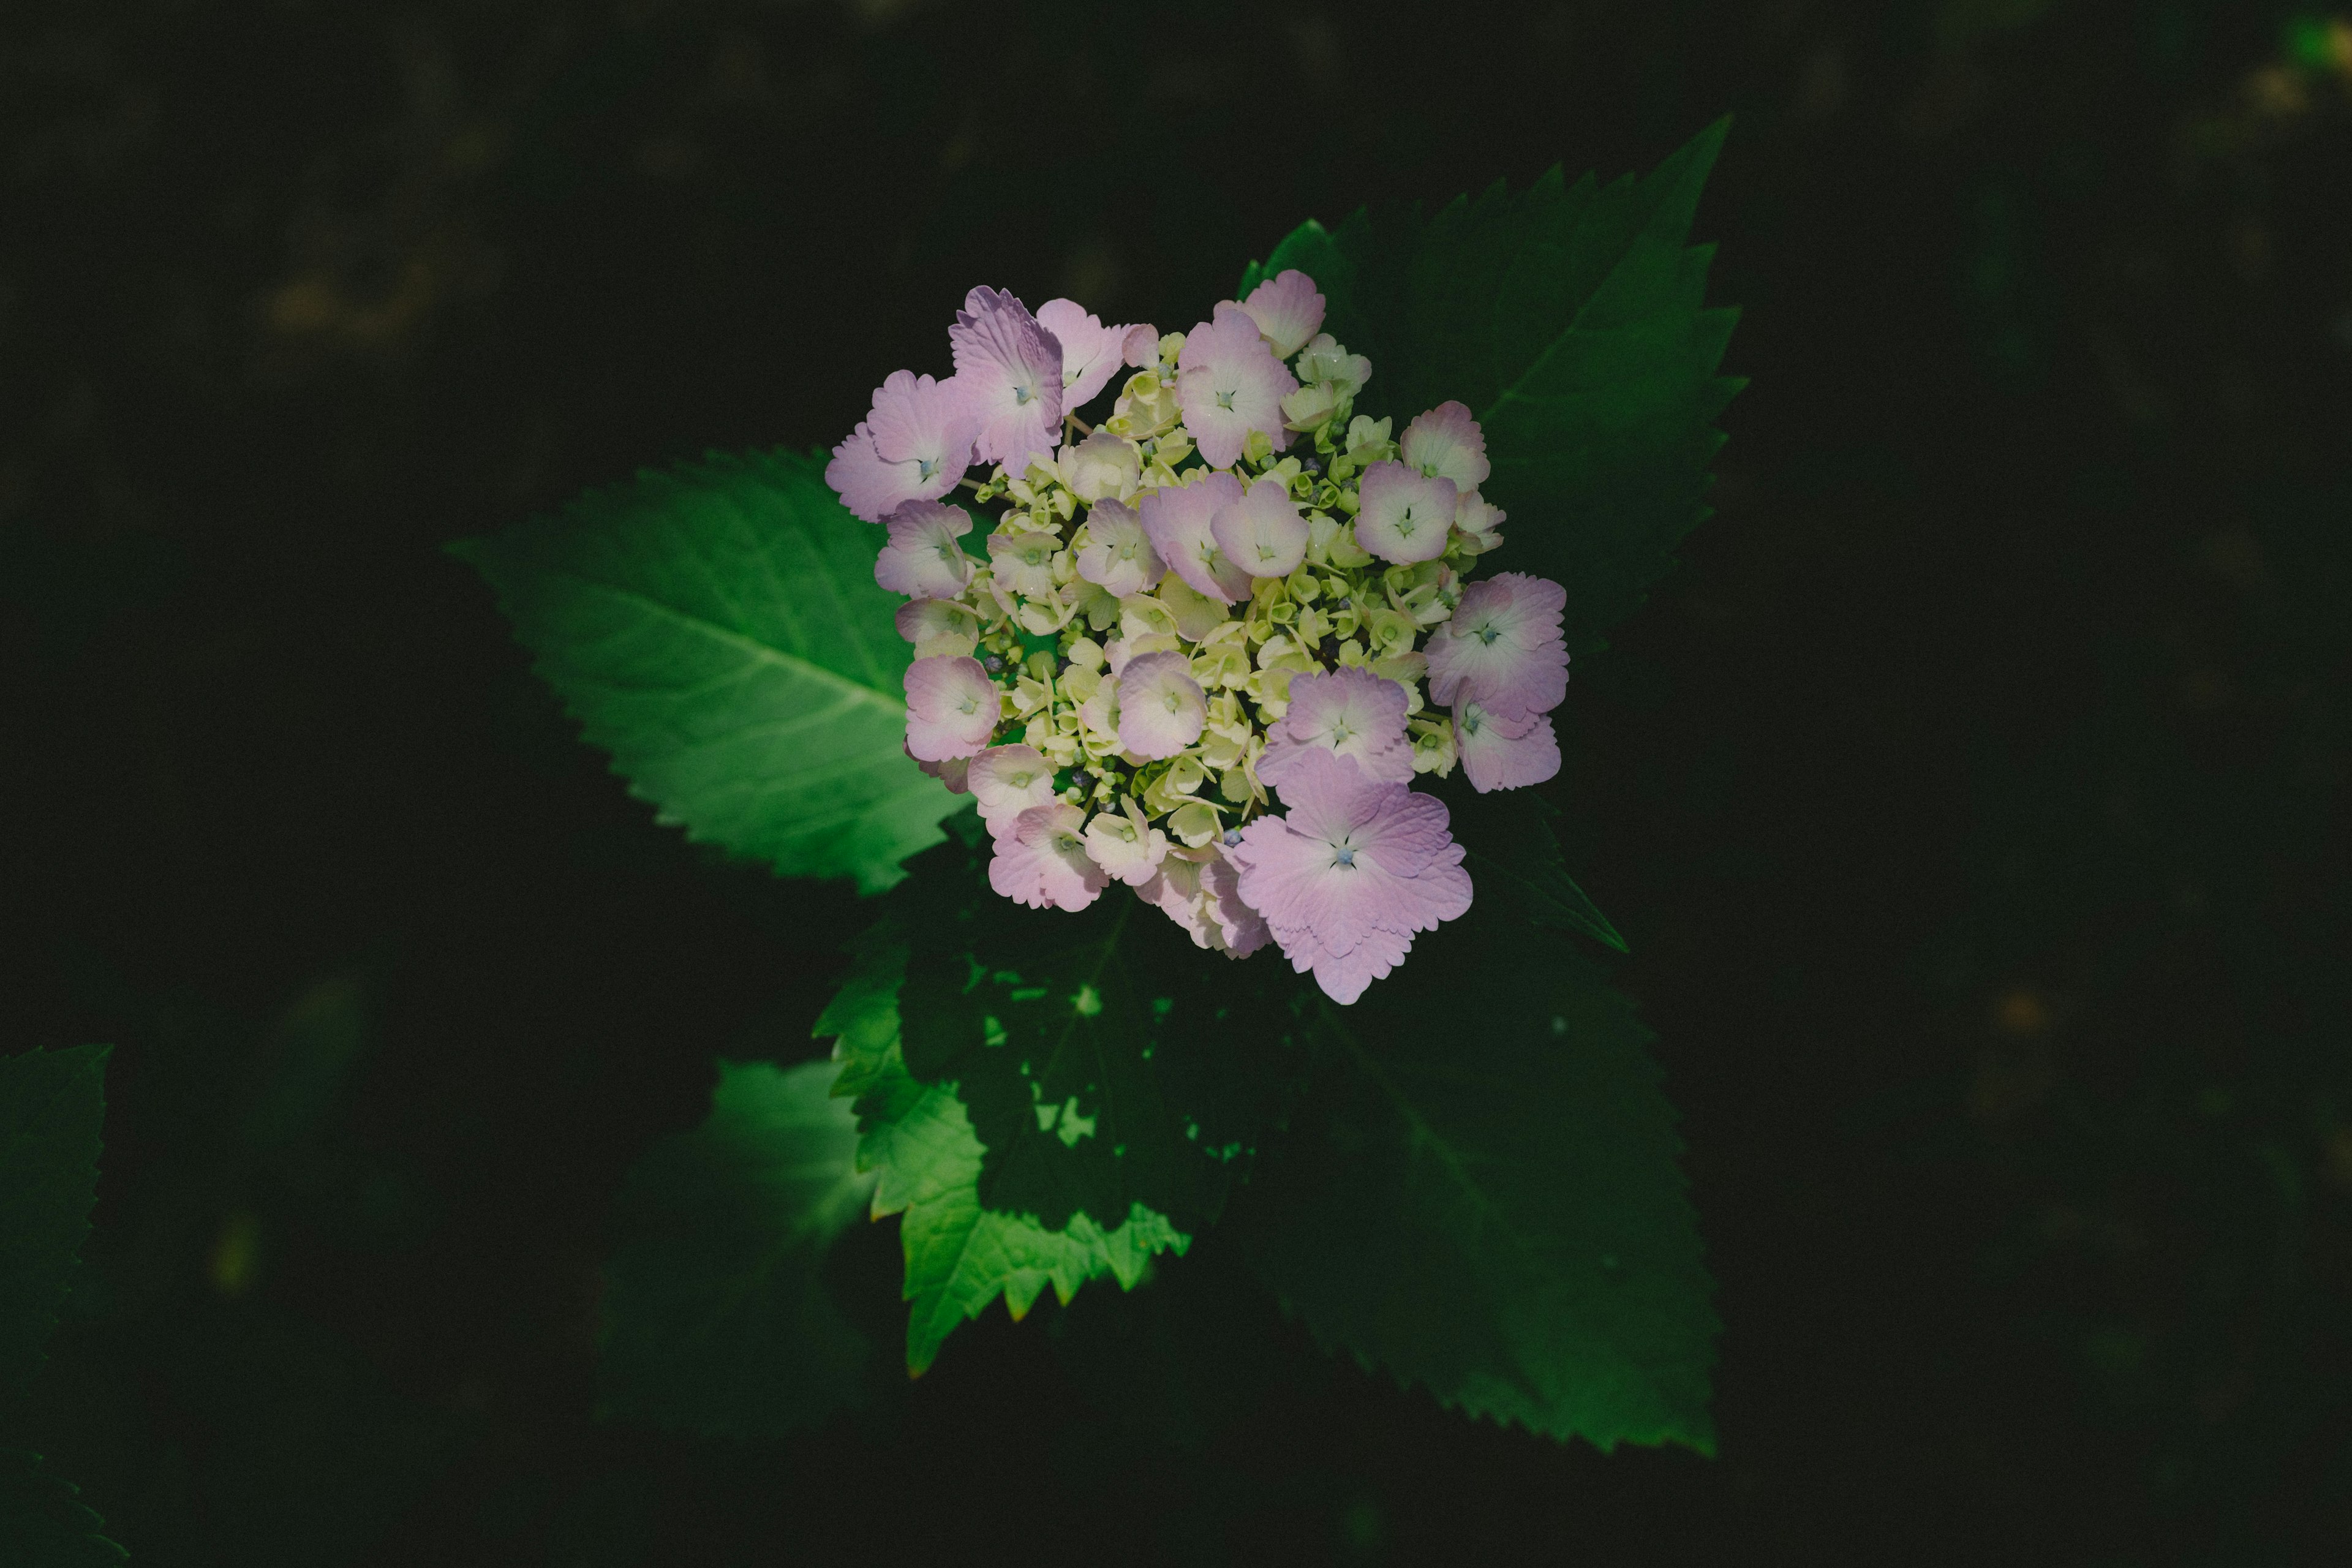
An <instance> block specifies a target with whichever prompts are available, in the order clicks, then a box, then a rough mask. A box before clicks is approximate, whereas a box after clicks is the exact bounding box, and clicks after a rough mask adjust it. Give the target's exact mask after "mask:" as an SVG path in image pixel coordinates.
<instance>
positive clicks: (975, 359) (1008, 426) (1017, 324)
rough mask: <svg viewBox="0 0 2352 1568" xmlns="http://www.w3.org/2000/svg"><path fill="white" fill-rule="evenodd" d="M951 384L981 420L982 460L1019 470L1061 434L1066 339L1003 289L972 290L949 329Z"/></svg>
mask: <svg viewBox="0 0 2352 1568" xmlns="http://www.w3.org/2000/svg"><path fill="white" fill-rule="evenodd" d="M948 343H949V345H950V347H951V348H952V349H953V350H954V351H955V366H956V373H955V379H954V380H953V381H951V382H950V383H949V384H950V386H952V387H953V388H954V389H955V390H956V393H957V395H959V396H960V397H961V398H962V400H963V405H964V407H965V409H966V410H968V411H969V412H970V413H971V414H972V415H973V416H975V417H977V418H978V419H979V421H980V435H979V441H978V450H979V453H980V460H981V461H982V462H983V463H1003V464H1004V465H1005V466H1006V467H1007V468H1011V469H1013V470H1014V471H1016V472H1017V471H1019V469H1020V468H1022V467H1023V466H1024V464H1026V463H1027V461H1028V459H1029V456H1030V454H1031V453H1033V452H1037V453H1048V454H1050V453H1051V452H1052V451H1053V450H1054V448H1055V447H1057V446H1059V445H1060V444H1061V439H1062V345H1061V344H1060V343H1059V342H1056V341H1055V338H1054V334H1053V333H1051V332H1049V331H1046V330H1045V328H1044V327H1042V326H1040V325H1039V324H1038V322H1037V318H1036V317H1034V316H1033V315H1031V314H1030V313H1029V308H1028V307H1027V306H1026V305H1024V304H1023V303H1022V302H1021V301H1020V300H1016V299H1014V298H1013V296H1012V295H1010V294H1008V293H1005V292H1004V291H1003V289H985V288H983V289H973V290H972V291H971V294H970V295H969V296H967V297H966V298H965V300H964V308H963V309H962V310H959V311H957V312H956V324H955V325H954V326H952V327H950V328H949V329H948Z"/></svg>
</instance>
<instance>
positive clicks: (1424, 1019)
mask: <svg viewBox="0 0 2352 1568" xmlns="http://www.w3.org/2000/svg"><path fill="white" fill-rule="evenodd" d="M1375 994H1376V995H1378V996H1379V998H1380V1005H1377V1006H1357V1007H1351V1008H1345V1009H1342V1008H1338V1007H1332V1008H1328V1009H1327V1010H1326V1013H1325V1017H1324V1022H1323V1026H1322V1027H1321V1028H1320V1029H1318V1038H1319V1039H1320V1041H1321V1042H1322V1045H1323V1058H1322V1061H1321V1064H1320V1067H1321V1070H1319V1071H1318V1074H1317V1077H1316V1080H1315V1086H1314V1089H1313V1090H1312V1092H1311V1093H1310V1095H1309V1097H1308V1100H1307V1104H1306V1106H1305V1107H1304V1108H1302V1110H1300V1111H1299V1113H1298V1115H1297V1118H1296V1119H1295V1120H1294V1121H1293V1124H1292V1128H1291V1133H1290V1136H1289V1137H1287V1138H1286V1139H1280V1140H1272V1141H1269V1142H1268V1143H1267V1145H1266V1147H1265V1152H1263V1154H1262V1155H1261V1156H1260V1160H1259V1163H1258V1167H1257V1169H1256V1171H1255V1173H1253V1176H1252V1178H1251V1182H1250V1185H1249V1188H1248V1190H1247V1192H1246V1193H1245V1194H1244V1196H1243V1197H1241V1198H1240V1199H1238V1200H1237V1201H1236V1202H1235V1204H1234V1212H1233V1214H1232V1215H1231V1217H1230V1220H1229V1222H1228V1223H1229V1227H1230V1229H1231V1230H1232V1231H1233V1232H1234V1233H1235V1234H1236V1235H1237V1236H1238V1237H1239V1238H1240V1240H1241V1242H1242V1245H1243V1246H1244V1247H1246V1248H1247V1249H1248V1250H1249V1252H1250V1254H1251V1256H1252V1257H1253V1258H1254V1259H1255V1262H1256V1265H1257V1268H1258V1271H1259V1274H1260V1276H1261V1277H1262V1278H1263V1279H1265V1281H1266V1283H1267V1285H1268V1286H1269V1287H1270V1288H1271V1289H1274V1290H1275V1291H1276V1293H1277V1294H1279V1295H1280V1296H1281V1297H1282V1298H1283V1299H1284V1300H1286V1301H1287V1302H1288V1303H1289V1304H1290V1305H1291V1306H1292V1307H1293V1308H1294V1309H1296V1310H1297V1311H1298V1312H1299V1313H1300V1314H1301V1315H1302V1316H1303V1317H1304V1318H1305V1319H1306V1321H1307V1325H1308V1326H1309V1327H1310V1328H1311V1329H1312V1330H1313V1331H1314V1332H1315V1334H1316V1336H1317V1338H1318V1339H1319V1340H1320V1341H1322V1342H1323V1343H1324V1344H1325V1345H1326V1346H1328V1347H1334V1348H1338V1347H1345V1348H1346V1349H1347V1350H1349V1351H1350V1352H1353V1353H1354V1354H1355V1355H1356V1356H1357V1357H1358V1359H1360V1361H1362V1362H1363V1363H1365V1364H1366V1365H1368V1366H1370V1365H1377V1366H1381V1367H1385V1368H1387V1369H1388V1370H1389V1371H1391V1372H1393V1373H1396V1374H1397V1375H1398V1376H1399V1377H1400V1378H1403V1379H1406V1380H1409V1381H1411V1382H1414V1383H1419V1384H1424V1385H1426V1386H1427V1387H1428V1388H1429V1389H1430V1390H1431V1392H1433V1394H1436V1395H1437V1397H1438V1398H1439V1399H1440V1400H1442V1401H1443V1402H1444V1403H1445V1404H1447V1405H1455V1406H1458V1407H1460V1408H1462V1409H1463V1410H1465V1411H1467V1412H1469V1413H1471V1414H1473V1415H1489V1416H1493V1417H1494V1418H1496V1420H1499V1421H1504V1422H1517V1423H1520V1424H1522V1425H1524V1426H1528V1428H1530V1429H1531V1430H1534V1431H1537V1432H1539V1433H1542V1434H1545V1435H1546V1436H1552V1437H1558V1438H1566V1437H1570V1436H1581V1437H1584V1438H1587V1439H1589V1440H1590V1441H1591V1442H1593V1443H1595V1444H1597V1445H1599V1446H1600V1447H1603V1448H1607V1447H1613V1446H1614V1445H1615V1444H1617V1443H1620V1442H1636V1443H1659V1442H1668V1441H1677V1442H1682V1443H1686V1444H1689V1445H1690V1446H1692V1447H1696V1448H1698V1449H1700V1450H1702V1451H1711V1449H1712V1447H1713V1442H1714V1435H1713V1427H1712V1425H1711V1423H1710V1421H1709V1419H1708V1415H1707V1411H1706V1404H1707V1368H1708V1366H1709V1365H1710V1364H1711V1363H1712V1362H1713V1360H1714V1349H1713V1344H1714V1338H1715V1334H1716V1330H1717V1322H1716V1319H1715V1314H1714V1312H1713V1310H1711V1309H1710V1308H1709V1307H1708V1305H1707V1293H1708V1282H1707V1278H1706V1271H1705V1269H1704V1268H1703V1267H1702V1265H1701V1263H1700V1247H1699V1237H1698V1233H1697V1228H1696V1224H1695V1223H1694V1219H1693V1215H1692V1213H1691V1208H1690V1204H1689V1201H1688V1199H1687V1198H1686V1197H1685V1192H1684V1184H1683V1178H1682V1175H1681V1173H1680V1172H1679V1171H1678V1170H1677V1169H1676V1168H1675V1156H1676V1154H1677V1152H1679V1151H1678V1145H1677V1142H1676V1140H1675V1134H1674V1114H1673V1111H1672V1110H1671V1108H1670V1107H1669V1106H1668V1105H1667V1103H1666V1100H1665V1097H1664V1094H1663V1093H1662V1092H1661V1091H1660V1089H1659V1082H1658V1079H1659V1073H1658V1069H1657V1067H1656V1066H1655V1064H1654V1063H1653V1062H1652V1060H1651V1059H1650V1057H1649V1054H1648V1052H1647V1051H1646V1049H1645V1048H1644V1047H1645V1045H1646V1043H1647V1041H1648V1038H1649V1034H1648V1031H1647V1030H1645V1029H1644V1028H1643V1026H1641V1024H1640V1023H1639V1021H1638V1020H1636V1018H1635V1017H1634V1016H1633V1005H1632V1004H1631V1003H1630V1002H1628V1001H1627V1000H1626V999H1625V998H1624V997H1623V996H1622V995H1621V994H1618V993H1617V992H1615V991H1613V990H1612V989H1610V988H1609V987H1608V986H1607V985H1605V984H1603V983H1602V980H1601V974H1600V973H1599V971H1598V970H1597V969H1596V968H1595V967H1594V966H1593V964H1592V963H1591V962H1590V961H1589V960H1587V959H1586V958H1584V957H1583V956H1582V955H1581V954H1580V952H1579V951H1578V950H1577V947H1576V946H1575V944H1574V943H1572V942H1569V941H1567V940H1566V939H1565V938H1562V937H1559V936H1555V935H1551V934H1549V933H1547V932H1544V931H1539V930H1535V929H1531V928H1528V927H1525V926H1521V925H1517V924H1516V923H1514V922H1508V921H1488V922H1483V923H1482V922H1475V921H1462V922H1459V923H1457V924H1455V925H1451V926H1447V927H1445V928H1444V929H1443V930H1441V931H1438V932H1436V933H1435V934H1433V935H1431V936H1428V937H1424V938H1423V939H1422V942H1420V943H1419V944H1417V945H1416V947H1415V949H1414V952H1413V954H1412V964H1411V966H1410V973H1409V975H1408V978H1407V983H1406V984H1393V983H1391V984H1389V985H1387V986H1386V987H1384V988H1383V989H1382V990H1381V991H1379V992H1376V993H1375Z"/></svg>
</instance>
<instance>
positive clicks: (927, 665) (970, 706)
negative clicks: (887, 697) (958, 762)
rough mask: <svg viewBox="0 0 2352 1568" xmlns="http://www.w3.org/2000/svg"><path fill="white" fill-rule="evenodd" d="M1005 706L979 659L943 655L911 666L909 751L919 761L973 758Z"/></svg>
mask: <svg viewBox="0 0 2352 1568" xmlns="http://www.w3.org/2000/svg"><path fill="white" fill-rule="evenodd" d="M1002 711H1003V703H1002V702H1001V701H1000V700H999V698H998V696H997V691H996V685H995V683H994V682H993V681H992V680H990V679H988V671H987V670H986V669H984V668H982V666H981V662H980V660H978V659H976V658H955V657H952V656H947V655H942V656H941V657H940V658H919V659H917V660H915V662H914V663H912V664H910V665H908V667H907V751H908V754H909V755H911V756H913V757H914V758H915V759H916V760H917V761H918V762H925V763H941V762H946V761H948V760H950V758H955V757H969V756H971V755H973V754H975V753H976V752H979V751H980V750H981V748H982V747H984V746H986V745H987V744H988V739H989V737H990V736H991V735H993V734H994V733H995V732H996V721H997V717H998V715H999V714H1000V713H1001V712H1002Z"/></svg>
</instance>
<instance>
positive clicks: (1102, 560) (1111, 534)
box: [1078, 500, 1168, 599]
mask: <svg viewBox="0 0 2352 1568" xmlns="http://www.w3.org/2000/svg"><path fill="white" fill-rule="evenodd" d="M1146 504H1147V505H1148V504H1150V503H1149V502H1148V501H1147V502H1146ZM1167 570H1168V566H1167V563H1165V562H1163V561H1161V560H1160V552H1158V551H1157V550H1154V549H1153V548H1152V547H1151V540H1150V536H1149V535H1147V534H1146V533H1145V532H1144V531H1143V522H1142V520H1141V519H1139V517H1137V516H1136V514H1135V509H1134V508H1133V507H1130V506H1128V505H1126V504H1125V503H1123V502H1120V501H1115V500H1101V501H1097V502H1095V504H1094V509H1093V510H1091V511H1089V512H1087V543H1086V548H1084V549H1083V550H1080V551H1079V552H1078V575H1079V576H1080V577H1081V578H1083V579H1085V580H1086V581H1087V582H1089V583H1092V584H1095V586H1097V587H1098V588H1100V589H1101V590H1102V591H1103V592H1104V593H1106V594H1108V595H1111V596H1112V597H1113V598H1118V599H1124V598H1126V597H1127V596H1128V595H1129V594H1140V593H1143V592H1144V591H1145V590H1147V589H1149V588H1150V586H1151V585H1152V584H1155V583H1157V582H1159V581H1160V577H1161V576H1162V575H1163V574H1165V573H1166V572H1167Z"/></svg>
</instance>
